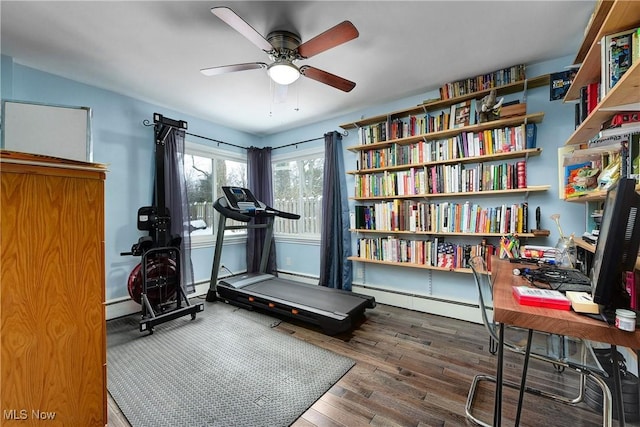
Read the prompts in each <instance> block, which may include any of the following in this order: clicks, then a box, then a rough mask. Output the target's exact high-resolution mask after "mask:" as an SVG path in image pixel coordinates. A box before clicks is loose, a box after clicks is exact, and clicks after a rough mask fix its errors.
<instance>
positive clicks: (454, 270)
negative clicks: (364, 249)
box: [347, 256, 473, 274]
mask: <svg viewBox="0 0 640 427" xmlns="http://www.w3.org/2000/svg"><path fill="white" fill-rule="evenodd" d="M347 259H348V260H350V261H357V262H366V263H370V264H381V265H386V266H395V267H409V268H421V269H423V270H438V271H446V272H448V273H466V274H470V273H473V272H472V271H471V269H470V268H443V267H435V266H432V265H424V264H413V263H410V262H392V261H378V260H375V259H369V258H361V257H359V256H350V257H348V258H347Z"/></svg>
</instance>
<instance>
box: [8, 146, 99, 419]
mask: <svg viewBox="0 0 640 427" xmlns="http://www.w3.org/2000/svg"><path fill="white" fill-rule="evenodd" d="M105 172H106V170H105V168H104V167H103V166H101V165H97V164H90V163H81V162H71V161H69V162H67V161H64V160H62V161H61V160H56V159H51V158H45V157H42V156H33V155H26V154H19V153H13V152H7V151H0V186H1V187H0V208H1V211H0V254H1V258H0V259H1V265H0V274H1V276H0V286H1V287H0V374H1V378H0V416H1V417H2V419H1V420H0V425H2V426H6V427H10V426H14V425H15V426H31V425H45V424H46V425H48V426H83V427H92V426H104V425H106V423H107V412H106V411H107V407H106V393H107V389H106V335H105V331H106V323H105V307H104V301H105V283H104V281H105V266H104V179H105Z"/></svg>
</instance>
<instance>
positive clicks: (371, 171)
mask: <svg viewBox="0 0 640 427" xmlns="http://www.w3.org/2000/svg"><path fill="white" fill-rule="evenodd" d="M548 83H549V76H548V75H546V76H540V77H536V78H534V79H531V80H530V81H527V82H517V83H513V84H509V85H506V86H503V87H498V88H497V92H498V93H499V94H506V93H515V92H518V91H523V90H526V89H527V88H529V87H541V86H545V85H548ZM488 92H489V91H488V90H485V91H481V92H475V93H470V94H466V95H463V96H459V97H455V98H449V99H446V100H437V101H431V102H428V103H424V104H421V105H419V106H417V107H411V108H408V109H406V110H400V111H395V112H392V113H389V114H387V115H381V116H376V117H371V118H367V119H362V120H359V121H358V122H354V123H347V124H343V125H341V127H342V128H343V129H354V128H357V129H358V130H359V133H360V135H359V139H360V142H361V144H359V145H356V146H351V147H348V148H347V149H348V150H350V151H353V152H356V153H357V155H358V160H357V166H356V169H355V170H352V171H349V172H348V173H349V174H351V175H354V181H355V191H354V197H352V198H351V199H352V200H355V201H356V202H357V203H358V205H357V207H356V213H355V217H356V218H360V216H361V215H360V214H359V213H358V212H357V211H358V210H359V209H358V208H359V207H361V206H362V204H363V203H364V204H366V203H369V204H376V205H377V206H376V207H375V209H378V208H380V210H379V211H378V212H383V214H382V217H384V225H383V226H380V225H378V224H376V226H375V227H366V228H365V227H362V226H361V224H360V222H361V221H359V220H357V221H356V224H355V227H352V232H354V233H357V234H358V235H359V239H358V247H359V251H360V254H359V255H358V256H353V257H350V258H349V259H350V260H352V261H358V262H365V263H377V264H385V265H396V266H402V267H413V268H425V269H431V270H444V271H457V272H463V273H469V272H470V269H468V268H464V267H463V264H464V262H462V260H463V259H464V256H468V255H469V253H465V251H473V250H474V249H470V247H471V246H472V245H477V246H478V247H479V248H478V250H480V251H481V250H482V249H481V248H480V246H481V245H482V241H483V240H486V238H493V239H498V238H499V237H500V236H503V235H505V234H518V235H519V237H535V236H534V234H532V233H530V232H528V230H527V231H524V232H523V229H522V228H518V229H516V220H515V219H514V220H513V221H512V223H511V228H509V229H508V230H505V229H499V228H495V227H493V224H492V226H491V227H490V228H489V227H487V228H486V229H481V228H480V227H477V228H476V227H473V226H471V227H469V226H468V225H469V224H468V223H466V226H464V227H463V226H462V224H461V223H462V218H463V217H464V218H465V219H466V218H468V217H469V215H471V216H472V217H473V218H476V215H475V214H473V213H471V214H469V212H476V213H477V217H478V218H481V215H484V212H482V211H483V210H485V209H484V208H483V207H480V206H479V204H477V203H470V202H469V199H470V198H471V199H473V198H478V197H493V198H498V197H504V196H511V201H510V202H507V203H505V202H499V203H498V204H499V205H501V206H499V207H498V210H500V209H501V210H500V212H499V213H498V215H497V216H498V217H500V215H505V213H506V212H508V214H509V215H512V216H511V218H517V221H519V223H520V224H522V223H523V221H526V219H525V218H526V215H527V214H526V213H525V214H523V213H522V212H523V210H526V209H527V198H528V195H529V194H530V193H533V192H539V191H546V190H548V189H549V186H548V185H539V186H527V185H526V184H524V185H517V183H516V180H517V177H516V172H517V170H516V169H515V168H516V163H521V165H518V166H522V169H520V170H521V171H524V170H526V169H525V168H526V162H527V160H528V159H529V157H533V156H538V155H540V154H541V149H539V148H526V146H527V144H526V129H527V125H532V126H535V125H534V124H536V123H540V122H542V120H543V117H544V113H533V114H526V112H525V114H521V115H518V116H515V117H508V118H502V119H499V120H495V121H489V122H484V123H479V124H470V125H466V126H462V127H448V128H447V127H446V126H445V128H444V129H442V130H438V131H431V132H428V131H424V128H425V127H424V126H420V125H418V126H413V125H412V124H410V123H415V122H416V121H417V120H420V119H418V118H416V116H417V115H419V114H424V113H425V112H431V111H436V112H437V111H439V110H440V111H442V110H445V109H446V108H448V107H451V106H453V105H459V103H461V102H463V101H468V100H473V99H475V98H481V97H482V96H484V95H486V94H487V93H488ZM471 102H475V101H471ZM523 110H524V109H523ZM452 116H453V114H452ZM426 121H427V120H425V122H426ZM393 126H395V127H396V128H398V126H403V127H404V128H406V129H410V131H409V132H402V133H401V135H402V136H400V137H390V138H387V137H386V136H388V135H396V134H397V133H396V132H395V129H394V128H393ZM372 127H375V130H374V132H375V134H376V136H375V137H372V138H367V137H365V138H362V137H361V136H362V130H361V129H368V130H366V132H369V133H368V134H367V136H368V135H369V134H371V133H372V132H371V131H370V129H371V128H372ZM382 127H384V130H382V131H379V130H378V129H380V128H382ZM389 129H394V130H392V131H390V132H389V131H388V130H389ZM415 129H419V130H420V131H418V132H416V131H415ZM378 135H384V136H383V137H382V138H379V137H378ZM515 135H519V136H518V137H517V138H518V143H517V144H516V143H515V141H516V136H515ZM520 137H521V138H520ZM483 138H484V139H483ZM474 139H475V140H476V143H477V141H478V139H479V140H480V146H482V141H483V140H484V143H485V148H484V150H480V151H478V150H477V149H476V150H472V149H471V148H468V144H471V143H472V142H471V141H472V140H474ZM372 140H373V141H374V142H372V143H367V142H369V141H372ZM497 141H499V143H496V142H497ZM487 144H488V145H487ZM487 147H489V148H487ZM493 147H497V148H495V149H494V148H493ZM426 153H429V155H427V154H426ZM514 159H515V160H514ZM494 167H496V169H495V171H499V172H496V173H495V174H494V169H493V168H494ZM488 170H490V174H491V177H492V178H491V180H489V182H490V183H491V184H496V185H495V186H489V185H487V184H486V181H484V182H482V181H483V180H484V177H485V172H486V171H488ZM507 170H509V171H513V174H507V172H506V171H507ZM503 174H504V176H505V178H504V180H501V178H502V176H503ZM506 176H509V179H508V180H507V178H506ZM511 176H513V177H514V178H513V180H511V178H510V177H511ZM436 179H437V180H441V181H443V182H445V183H451V182H453V184H454V185H444V186H442V188H438V189H435V188H434V187H433V186H432V185H429V184H428V182H429V183H433V182H435V181H436ZM507 181H508V184H507ZM480 182H482V184H479V183H480ZM462 183H464V185H463V184H462ZM514 196H519V197H522V198H524V201H521V202H520V203H513V197H514ZM413 201H415V203H413ZM494 203H495V202H494ZM436 204H437V205H438V207H436ZM445 205H446V206H447V208H446V209H449V207H450V208H451V210H450V211H449V212H450V213H447V214H446V215H447V220H446V221H447V223H448V224H449V225H448V226H446V227H444V228H443V227H441V226H440V219H438V220H435V222H434V223H433V224H431V225H429V226H425V225H424V222H429V221H430V220H433V218H435V217H436V216H438V217H440V215H441V214H440V213H439V212H440V211H438V209H440V208H442V207H443V206H445ZM387 206H388V208H387ZM491 206H494V205H493V204H491ZM387 210H388V211H389V212H391V215H393V216H394V218H400V216H402V215H403V217H404V218H405V219H404V220H401V219H397V221H396V223H395V225H394V222H393V220H392V221H391V225H389V221H388V217H389V214H388V213H387ZM411 210H413V212H416V211H420V212H426V211H428V212H429V213H428V214H425V215H423V217H422V218H425V217H427V216H428V217H429V218H430V219H429V220H426V221H422V219H420V220H417V221H418V222H420V221H422V222H423V226H422V227H420V226H418V227H416V226H415V224H414V222H415V221H416V220H415V218H410V219H408V218H409V216H411V215H413V214H411V213H409V214H408V215H406V212H407V211H411ZM399 212H402V213H399ZM512 212H518V213H513V214H512ZM442 215H445V214H442ZM523 216H524V218H523ZM506 217H507V216H506V215H505V216H502V218H503V219H502V220H503V221H504V218H506ZM509 220H511V219H509ZM498 221H500V219H499V220H498ZM409 223H411V226H409ZM474 223H475V221H474ZM525 223H526V222H525ZM454 224H455V226H454V227H453V226H452V225H454ZM483 224H484V223H483ZM507 224H508V225H509V223H507ZM382 235H384V236H382ZM361 236H363V237H362V238H360V237H361ZM469 237H472V238H474V239H475V241H474V243H473V244H466V243H464V242H459V244H453V245H449V243H450V242H449V238H454V239H458V238H467V240H468V238H469ZM443 242H444V243H443ZM494 246H495V247H497V246H498V245H497V244H495V245H494ZM440 247H441V248H443V250H444V251H447V254H449V253H451V251H455V254H456V255H455V256H453V258H454V259H455V261H454V262H453V265H454V266H453V267H450V266H449V265H450V263H448V262H444V263H442V262H440V261H441V256H440V255H441V254H440V249H439V248H440ZM372 252H375V253H374V254H372ZM388 253H391V255H390V256H387V255H388ZM425 253H427V254H429V255H428V256H427V255H425ZM443 265H444V266H443Z"/></svg>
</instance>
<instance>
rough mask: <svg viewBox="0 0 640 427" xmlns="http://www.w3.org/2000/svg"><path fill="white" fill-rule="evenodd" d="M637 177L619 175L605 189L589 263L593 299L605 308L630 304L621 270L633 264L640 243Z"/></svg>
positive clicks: (639, 202)
mask: <svg viewBox="0 0 640 427" xmlns="http://www.w3.org/2000/svg"><path fill="white" fill-rule="evenodd" d="M635 187H636V181H635V179H630V178H621V179H620V180H619V181H618V182H617V183H616V184H615V185H614V186H612V187H611V188H610V189H609V191H608V192H607V196H606V199H605V204H604V210H603V212H602V223H601V225H600V235H599V236H598V242H597V244H596V251H595V253H594V256H593V264H592V267H591V286H592V296H593V301H594V302H595V303H597V304H599V305H600V306H601V309H602V310H601V311H604V312H608V311H611V310H615V309H616V308H629V302H630V300H629V295H628V293H627V292H626V289H625V285H624V280H623V274H624V272H625V271H632V270H633V269H634V267H635V263H636V258H637V256H638V247H639V245H640V216H639V215H640V195H638V193H637V192H636V189H635Z"/></svg>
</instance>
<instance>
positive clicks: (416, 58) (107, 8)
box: [0, 0, 595, 135]
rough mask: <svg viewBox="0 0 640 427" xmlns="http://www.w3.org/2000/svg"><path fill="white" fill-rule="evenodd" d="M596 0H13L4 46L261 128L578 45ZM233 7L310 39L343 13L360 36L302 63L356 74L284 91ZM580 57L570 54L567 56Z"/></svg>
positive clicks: (139, 94) (157, 99) (33, 62)
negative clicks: (211, 71) (234, 24)
mask: <svg viewBox="0 0 640 427" xmlns="http://www.w3.org/2000/svg"><path fill="white" fill-rule="evenodd" d="M594 5H595V1H497V2H496V1H494V2H490V1H409V2H403V1H350V2H344V1H284V2H270V1H224V2H220V1H135V2H134V1H106V2H98V1H69V2H61V1H7V0H2V1H1V2H0V16H1V26H0V30H1V34H0V35H1V38H0V40H1V49H2V54H4V55H8V56H11V57H13V59H14V61H15V62H16V63H19V64H22V65H25V66H29V67H33V68H36V69H40V70H45V71H47V72H50V73H53V74H57V75H60V76H63V77H68V78H70V79H73V80H76V81H80V82H84V83H87V84H90V85H93V86H97V87H100V88H104V89H108V90H111V91H115V92H118V93H121V94H125V95H129V96H131V97H134V98H137V99H141V100H144V101H148V102H150V103H153V104H156V105H160V106H163V107H166V108H170V109H173V110H177V111H180V112H184V113H185V114H189V115H193V116H195V117H199V118H203V119H206V120H209V121H213V122H216V123H220V124H223V125H226V126H229V127H231V128H234V129H238V130H242V131H246V132H249V133H253V134H256V135H268V134H273V133H278V132H282V131H284V130H287V129H291V128H295V127H298V126H302V125H306V124H309V123H314V122H318V121H321V120H324V119H328V118H331V117H336V116H340V115H343V114H345V113H349V112H353V111H358V110H361V109H363V108H365V107H367V106H370V105H375V104H380V103H383V102H388V101H392V100H396V99H400V98H403V97H407V96H411V95H420V94H423V93H426V92H428V91H431V90H433V89H436V88H438V87H440V86H441V85H442V84H443V83H446V82H449V81H454V80H457V79H461V78H465V77H470V76H475V75H478V74H482V73H486V72H490V71H494V70H496V69H500V68H503V67H507V66H511V65H514V64H518V63H527V64H528V63H535V62H540V61H543V60H547V59H554V58H558V57H561V56H565V55H571V56H572V57H573V55H574V54H575V53H576V51H577V49H578V47H579V45H580V43H581V41H582V35H583V32H584V29H585V26H586V24H587V22H588V19H589V16H590V14H591V13H592V12H593V8H594ZM214 6H228V7H230V8H231V9H233V10H234V11H235V12H236V13H237V14H238V15H239V16H241V17H242V18H243V19H244V20H245V21H246V22H248V23H249V24H250V25H251V26H253V28H255V29H256V30H257V31H258V32H259V33H261V34H262V35H264V36H265V37H266V35H267V34H268V33H269V32H270V31H272V30H276V29H284V30H288V31H292V32H296V33H298V34H299V35H300V37H301V39H302V41H303V42H304V41H307V40H309V39H311V38H312V37H314V36H316V35H318V34H319V33H321V32H323V31H325V30H327V29H329V28H331V27H333V26H334V25H336V24H338V23H339V22H342V21H344V20H350V21H351V22H352V23H353V24H354V25H355V26H356V28H357V29H358V31H359V33H360V36H359V37H358V38H357V39H355V40H352V41H350V42H347V43H346V44H343V45H341V46H338V47H335V48H333V49H331V50H328V51H326V52H323V53H321V54H319V55H317V56H314V57H312V58H309V59H307V60H305V61H303V62H300V63H299V64H298V65H304V64H308V65H312V66H314V67H316V68H320V69H322V70H325V71H328V72H331V73H333V74H337V75H339V76H341V77H344V78H346V79H349V80H352V81H354V82H356V84H357V85H356V87H355V89H353V91H351V92H349V93H345V92H342V91H339V90H337V89H335V88H332V87H330V86H326V85H323V84H321V83H318V82H316V81H314V80H311V79H308V78H305V77H301V78H300V79H299V80H298V81H297V82H296V83H294V84H293V85H291V86H290V87H289V88H288V91H287V92H288V93H287V96H286V98H285V101H280V100H278V97H277V96H275V94H274V90H273V88H272V87H271V83H270V80H269V78H268V76H267V73H266V70H262V69H260V70H251V71H242V72H237V73H233V74H225V75H218V76H211V77H205V76H203V75H202V74H201V73H200V72H199V70H200V69H201V68H206V67H213V66H218V65H228V64H236V63H244V62H269V59H268V57H267V55H266V54H265V53H264V52H262V51H261V50H260V49H258V48H257V47H256V46H255V45H254V44H252V43H251V42H250V41H249V40H247V39H246V38H244V37H243V36H242V35H240V34H239V33H237V32H235V31H234V30H233V29H232V28H231V27H229V26H228V25H227V24H225V23H224V22H222V21H221V20H220V19H219V18H217V17H216V16H214V15H213V14H212V13H210V9H211V8H212V7H214ZM567 65H568V64H567Z"/></svg>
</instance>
